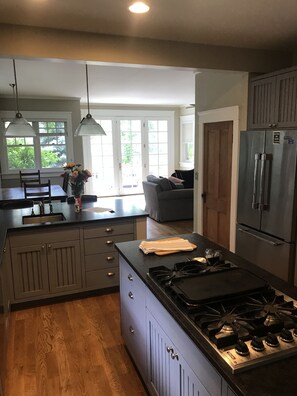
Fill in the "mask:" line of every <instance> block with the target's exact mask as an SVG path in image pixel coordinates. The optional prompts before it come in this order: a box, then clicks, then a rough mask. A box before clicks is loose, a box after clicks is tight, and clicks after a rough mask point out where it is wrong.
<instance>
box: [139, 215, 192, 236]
mask: <svg viewBox="0 0 297 396" xmlns="http://www.w3.org/2000/svg"><path fill="white" fill-rule="evenodd" d="M191 232H193V220H180V221H167V222H166V223H158V222H157V221H155V220H152V219H151V218H149V217H148V218H147V238H159V237H163V236H167V235H168V236H172V235H177V234H190V233H191Z"/></svg>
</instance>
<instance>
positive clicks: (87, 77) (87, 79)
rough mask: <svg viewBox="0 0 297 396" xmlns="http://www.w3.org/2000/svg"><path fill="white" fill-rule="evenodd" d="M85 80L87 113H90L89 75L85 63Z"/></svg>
mask: <svg viewBox="0 0 297 396" xmlns="http://www.w3.org/2000/svg"><path fill="white" fill-rule="evenodd" d="M86 81H87V101H88V114H90V101H89V76H88V65H87V64H86Z"/></svg>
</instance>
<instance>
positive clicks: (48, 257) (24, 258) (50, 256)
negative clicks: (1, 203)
mask: <svg viewBox="0 0 297 396" xmlns="http://www.w3.org/2000/svg"><path fill="white" fill-rule="evenodd" d="M8 240H9V244H10V254H11V265H10V266H8V267H7V271H8V273H9V277H10V279H11V280H12V285H13V291H14V293H13V296H12V299H11V302H14V300H30V299H32V298H35V297H38V298H40V297H43V296H48V295H52V294H60V293H68V292H72V291H74V290H76V291H78V290H80V289H81V287H82V276H81V265H80V243H79V230H77V229H71V228H70V229H68V228H66V229H63V230H60V229H59V228H53V229H51V230H50V231H45V232H40V231H36V230H35V231H31V232H30V233H28V232H26V233H24V231H19V232H17V233H14V234H12V235H10V236H9V239H8Z"/></svg>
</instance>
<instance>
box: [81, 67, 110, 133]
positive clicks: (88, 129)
mask: <svg viewBox="0 0 297 396" xmlns="http://www.w3.org/2000/svg"><path fill="white" fill-rule="evenodd" d="M86 82H87V101H88V114H87V115H86V117H84V118H83V119H82V120H81V122H80V124H79V126H78V127H77V129H76V131H75V132H74V136H92V135H96V136H98V135H106V133H105V132H104V130H103V128H102V126H101V125H100V124H98V122H96V121H95V120H94V118H93V117H92V116H91V114H90V101H89V78H88V65H87V64H86Z"/></svg>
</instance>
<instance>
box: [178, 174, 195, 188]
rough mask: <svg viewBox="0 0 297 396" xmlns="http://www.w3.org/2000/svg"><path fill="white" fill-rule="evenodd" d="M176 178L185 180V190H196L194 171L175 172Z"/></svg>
mask: <svg viewBox="0 0 297 396" xmlns="http://www.w3.org/2000/svg"><path fill="white" fill-rule="evenodd" d="M175 176H176V177H178V178H179V179H183V180H184V187H185V188H194V169H191V170H175Z"/></svg>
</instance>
